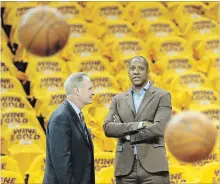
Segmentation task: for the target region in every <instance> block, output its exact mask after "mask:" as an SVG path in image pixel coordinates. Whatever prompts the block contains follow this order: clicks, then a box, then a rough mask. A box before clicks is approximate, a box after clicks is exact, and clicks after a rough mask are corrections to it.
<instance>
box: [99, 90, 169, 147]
mask: <svg viewBox="0 0 220 184" xmlns="http://www.w3.org/2000/svg"><path fill="white" fill-rule="evenodd" d="M171 109H172V108H171V96H170V94H169V93H166V94H164V95H163V96H161V97H160V100H159V104H158V107H157V110H156V112H155V117H154V122H153V123H151V122H147V121H144V122H121V120H120V118H119V115H118V111H117V101H116V99H115V97H114V98H113V100H112V104H111V107H110V111H109V113H108V116H107V118H106V120H105V122H104V126H103V128H104V132H105V135H106V136H107V137H114V138H126V139H127V140H128V139H129V136H130V142H131V143H134V142H139V141H144V140H150V139H154V138H156V137H163V135H164V128H165V126H166V123H167V122H168V121H169V119H170V116H171ZM127 135H129V136H127Z"/></svg>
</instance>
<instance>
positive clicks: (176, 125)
mask: <svg viewBox="0 0 220 184" xmlns="http://www.w3.org/2000/svg"><path fill="white" fill-rule="evenodd" d="M164 138H165V141H166V145H167V148H168V150H169V151H170V152H171V153H172V154H173V156H175V157H176V158H177V159H179V160H181V161H184V162H197V161H201V160H203V159H204V158H206V157H207V156H208V155H209V154H210V153H211V151H212V149H213V147H214V145H215V141H216V139H217V130H216V128H215V127H214V125H213V123H212V121H211V120H210V119H209V118H208V117H207V116H206V115H205V114H202V113H200V112H193V111H185V112H181V113H178V114H176V115H174V116H173V117H172V119H171V120H170V122H169V123H168V125H167V127H166V129H165V137H164Z"/></svg>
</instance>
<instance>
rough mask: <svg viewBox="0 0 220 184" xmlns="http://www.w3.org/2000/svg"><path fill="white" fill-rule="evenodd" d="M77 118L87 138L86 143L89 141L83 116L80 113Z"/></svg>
mask: <svg viewBox="0 0 220 184" xmlns="http://www.w3.org/2000/svg"><path fill="white" fill-rule="evenodd" d="M79 118H80V122H81V124H82V128H83V131H84V133H85V136H86V138H87V141H89V139H88V134H87V131H86V124H85V121H84V116H83V113H82V112H80V113H79Z"/></svg>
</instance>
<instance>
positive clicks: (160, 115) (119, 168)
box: [104, 85, 172, 176]
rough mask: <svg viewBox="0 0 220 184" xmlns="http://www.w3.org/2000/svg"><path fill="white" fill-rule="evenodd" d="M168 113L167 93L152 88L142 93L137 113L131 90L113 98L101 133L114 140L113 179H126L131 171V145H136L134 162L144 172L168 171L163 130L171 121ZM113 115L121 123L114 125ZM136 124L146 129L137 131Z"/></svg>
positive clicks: (168, 97)
mask: <svg viewBox="0 0 220 184" xmlns="http://www.w3.org/2000/svg"><path fill="white" fill-rule="evenodd" d="M171 110H172V108H171V96H170V93H169V92H167V91H165V90H163V89H160V88H157V87H155V86H153V85H151V86H150V88H149V89H148V90H147V91H146V93H145V95H144V98H143V100H142V102H141V104H140V107H139V109H138V112H137V113H136V112H135V106H134V102H133V98H132V92H131V90H129V91H127V92H125V93H122V94H118V95H116V96H115V97H114V98H113V100H112V104H111V107H110V111H109V114H108V116H107V117H106V120H105V124H104V131H105V134H106V136H107V137H115V138H118V144H117V148H116V158H115V176H121V175H122V176H123V175H127V174H128V173H129V172H130V171H131V169H132V165H133V161H134V153H133V148H132V144H137V153H138V158H139V160H140V162H141V165H142V166H143V167H144V168H145V170H147V171H149V172H159V171H168V161H167V158H166V153H165V148H164V128H165V126H166V123H167V122H168V121H169V119H170V117H171ZM115 114H117V115H118V116H119V117H120V120H121V122H119V123H118V122H114V120H113V115H115ZM140 121H148V122H149V126H148V127H147V128H145V129H142V130H140V131H137V129H138V124H139V122H140ZM132 122H134V123H132ZM127 134H130V137H131V140H130V141H125V140H124V139H123V138H124V137H125V135H127Z"/></svg>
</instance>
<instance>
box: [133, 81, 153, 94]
mask: <svg viewBox="0 0 220 184" xmlns="http://www.w3.org/2000/svg"><path fill="white" fill-rule="evenodd" d="M149 87H150V82H149V81H148V82H147V84H146V85H145V86H144V87H143V88H142V89H141V91H142V90H144V91H147V89H148V88H149ZM131 91H132V92H135V91H134V89H133V87H132V88H131Z"/></svg>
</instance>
